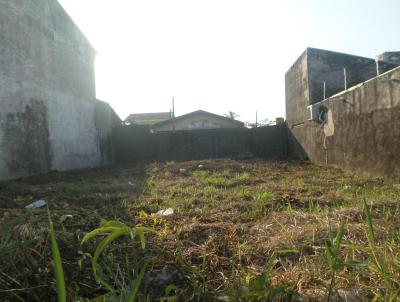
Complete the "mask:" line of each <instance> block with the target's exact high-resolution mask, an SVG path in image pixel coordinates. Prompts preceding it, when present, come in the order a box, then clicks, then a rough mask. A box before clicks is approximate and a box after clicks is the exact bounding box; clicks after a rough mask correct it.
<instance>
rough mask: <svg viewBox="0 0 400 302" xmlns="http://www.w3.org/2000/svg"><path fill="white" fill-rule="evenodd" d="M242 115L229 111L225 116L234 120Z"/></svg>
mask: <svg viewBox="0 0 400 302" xmlns="http://www.w3.org/2000/svg"><path fill="white" fill-rule="evenodd" d="M239 116H240V115H238V114H236V113H235V112H233V111H229V112H228V114H225V117H227V118H230V119H232V120H234V119H236V118H237V117H239Z"/></svg>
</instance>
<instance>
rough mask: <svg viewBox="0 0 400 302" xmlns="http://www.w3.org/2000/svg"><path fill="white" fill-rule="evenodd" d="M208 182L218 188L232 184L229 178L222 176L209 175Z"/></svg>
mask: <svg viewBox="0 0 400 302" xmlns="http://www.w3.org/2000/svg"><path fill="white" fill-rule="evenodd" d="M206 182H207V184H208V185H209V186H213V187H216V188H223V187H228V186H230V185H231V184H232V182H231V181H230V180H229V179H226V178H225V177H222V176H209V177H207V178H206Z"/></svg>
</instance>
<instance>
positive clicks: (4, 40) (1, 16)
mask: <svg viewBox="0 0 400 302" xmlns="http://www.w3.org/2000/svg"><path fill="white" fill-rule="evenodd" d="M94 59H95V51H94V50H93V48H92V47H91V45H90V44H89V42H88V41H87V40H86V38H85V37H84V35H83V34H82V33H81V32H80V30H79V29H78V28H77V27H76V26H75V24H74V23H73V22H72V20H71V19H70V18H69V16H68V15H67V14H66V13H65V11H64V10H63V9H62V7H61V6H60V5H59V3H58V2H57V1H55V0H35V1H32V0H18V1H16V0H0V179H8V178H15V177H23V176H27V175H32V174H37V173H43V172H47V171H49V170H55V169H57V170H68V169H75V168H82V167H88V166H95V165H99V164H100V163H101V153H100V150H99V147H98V144H97V141H96V140H97V138H96V129H95V127H94V122H95V77H94Z"/></svg>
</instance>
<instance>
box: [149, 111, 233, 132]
mask: <svg viewBox="0 0 400 302" xmlns="http://www.w3.org/2000/svg"><path fill="white" fill-rule="evenodd" d="M237 127H239V126H238V124H237V123H236V122H232V121H229V120H227V119H222V118H217V117H213V116H210V115H209V114H203V113H198V114H196V115H192V116H188V117H185V118H183V119H179V118H178V119H176V121H175V130H195V129H220V128H237ZM154 130H155V131H172V130H173V124H172V123H168V124H166V125H161V126H156V127H154Z"/></svg>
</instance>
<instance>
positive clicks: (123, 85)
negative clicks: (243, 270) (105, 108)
mask: <svg viewBox="0 0 400 302" xmlns="http://www.w3.org/2000/svg"><path fill="white" fill-rule="evenodd" d="M59 2H60V3H61V4H62V5H63V6H64V8H65V9H66V10H67V12H68V13H69V14H70V16H71V17H72V18H73V19H74V20H75V22H76V23H77V24H78V26H79V27H80V28H81V29H82V31H83V32H84V33H85V34H86V35H87V37H88V38H89V40H90V41H91V42H92V44H93V46H94V47H95V48H96V50H97V52H98V56H97V61H96V79H97V96H98V98H99V99H102V100H104V101H107V102H109V103H110V104H111V105H112V106H113V108H114V109H115V110H116V111H117V113H118V114H119V115H120V117H121V118H125V117H126V116H127V115H128V114H130V113H134V112H157V111H168V110H169V109H170V107H171V98H172V96H174V97H175V102H176V113H177V114H178V115H180V114H184V113H187V112H190V111H194V110H198V109H203V110H207V111H211V112H214V113H217V114H224V113H227V112H228V111H234V112H236V113H237V114H239V116H240V117H239V119H241V120H243V121H249V122H253V121H254V119H255V112H256V111H258V115H259V119H264V118H268V119H270V120H273V119H274V118H275V117H278V116H284V115H285V84H284V74H285V72H286V71H287V70H288V69H289V68H290V66H291V65H292V64H293V63H294V61H295V60H296V59H297V57H298V56H299V55H300V54H301V53H302V52H303V51H304V50H305V48H306V47H307V46H310V47H316V48H323V49H328V50H333V51H340V52H346V53H351V54H356V55H361V56H367V57H375V56H376V55H377V54H379V53H381V52H384V51H395V50H400V39H399V38H400V34H399V31H400V1H398V0H386V1H385V0H381V1H360V0H348V1H344V0H335V1H334V0H319V1H317V0H304V1H301V0H298V1H295V0H281V1H268V0H201V1H194V0H141V1H138V0H113V1H106V0H59Z"/></svg>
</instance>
